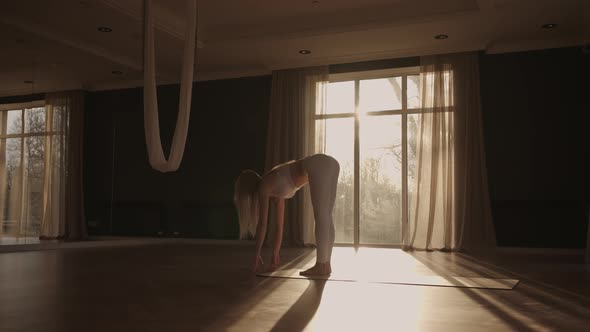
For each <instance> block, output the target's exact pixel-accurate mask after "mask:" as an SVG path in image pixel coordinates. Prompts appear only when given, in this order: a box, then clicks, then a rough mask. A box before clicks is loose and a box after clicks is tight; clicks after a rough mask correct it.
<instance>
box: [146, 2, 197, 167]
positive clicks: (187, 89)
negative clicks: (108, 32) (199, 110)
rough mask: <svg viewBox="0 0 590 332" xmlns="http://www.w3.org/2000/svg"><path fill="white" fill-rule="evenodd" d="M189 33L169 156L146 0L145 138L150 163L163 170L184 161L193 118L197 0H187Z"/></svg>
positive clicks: (152, 31)
mask: <svg viewBox="0 0 590 332" xmlns="http://www.w3.org/2000/svg"><path fill="white" fill-rule="evenodd" d="M187 13H188V22H187V33H186V34H185V41H184V55H183V62H182V77H181V82H180V97H179V103H178V118H177V119H176V128H175V130H174V137H173V139H172V147H171V148H170V155H169V156H168V160H166V158H165V157H164V151H163V150H162V142H161V139H160V123H159V118H158V96H157V91H156V61H155V53H154V28H153V17H152V13H151V1H150V0H144V30H143V34H144V45H143V80H144V82H143V83H144V87H143V115H144V128H145V142H146V146H147V151H148V156H149V161H150V165H151V166H152V168H153V169H155V170H157V171H160V172H163V173H165V172H170V171H176V170H177V169H178V167H179V166H180V162H181V161H182V156H183V154H184V147H185V144H186V136H187V133H188V123H189V118H190V108H191V96H192V88H193V72H194V61H195V35H196V28H197V2H196V0H188V8H187Z"/></svg>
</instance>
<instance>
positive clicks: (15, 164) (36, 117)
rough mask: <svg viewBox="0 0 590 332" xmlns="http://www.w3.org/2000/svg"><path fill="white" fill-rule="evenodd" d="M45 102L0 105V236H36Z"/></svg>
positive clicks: (40, 191)
mask: <svg viewBox="0 0 590 332" xmlns="http://www.w3.org/2000/svg"><path fill="white" fill-rule="evenodd" d="M45 128H46V127H45V107H44V102H43V101H39V102H34V103H26V104H23V105H18V104H12V105H0V236H2V237H17V238H21V237H24V238H27V237H33V238H34V237H38V236H39V227H40V224H41V219H42V212H43V184H44V172H45V140H46V138H47V137H48V136H51V135H54V134H56V133H53V132H47V131H46V129H45Z"/></svg>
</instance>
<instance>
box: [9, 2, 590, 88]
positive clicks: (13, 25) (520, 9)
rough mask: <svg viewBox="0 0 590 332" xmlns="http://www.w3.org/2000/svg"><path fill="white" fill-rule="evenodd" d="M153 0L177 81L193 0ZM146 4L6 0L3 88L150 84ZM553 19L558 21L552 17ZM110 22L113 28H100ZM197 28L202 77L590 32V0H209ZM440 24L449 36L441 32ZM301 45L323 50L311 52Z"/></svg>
mask: <svg viewBox="0 0 590 332" xmlns="http://www.w3.org/2000/svg"><path fill="white" fill-rule="evenodd" d="M152 3H153V8H154V15H155V22H156V24H155V26H156V34H155V35H156V42H155V43H156V59H157V66H158V68H157V73H158V82H159V83H173V82H178V81H179V78H180V73H179V71H180V68H181V62H182V48H183V36H184V30H185V22H186V15H187V10H186V0H152ZM142 8H143V0H83V1H78V0H52V1H40V0H18V1H16V0H13V1H9V0H7V1H3V2H2V4H1V5H0V41H1V44H0V45H1V46H0V96H14V95H24V94H28V93H31V92H34V93H39V92H50V91H58V90H66V89H78V88H82V89H88V90H102V89H113V88H123V87H133V86H141V85H142V82H141V79H142V74H141V72H142ZM546 23H555V24H557V27H556V28H554V29H542V28H541V26H542V25H543V24H546ZM102 26H104V27H109V28H111V29H112V32H108V33H104V32H99V31H98V30H97V28H98V27H102ZM198 29H199V30H198V35H197V38H198V45H199V49H198V54H197V61H198V65H197V67H196V80H211V79H221V78H231V77H244V76H252V75H260V74H268V73H270V71H271V70H273V69H282V68H294V67H301V66H310V65H322V64H337V63H347V62H356V61H368V60H377V59H387V58H396V57H405V56H418V55H426V54H436V53H447V52H458V51H469V50H485V51H486V52H489V53H502V52H513V51H523V50H533V49H543V48H552V47H562V46H573V45H582V44H587V43H588V42H590V38H589V37H590V1H587V0H559V1H557V0H445V1H440V0H319V1H313V0H302V1H292V0H291V1H288V0H216V1H205V0H199V1H198ZM438 34H446V35H448V36H449V38H448V39H444V40H437V39H434V38H433V36H435V35H438ZM302 49H307V50H311V51H312V52H311V54H308V55H302V54H300V53H299V52H298V51H299V50H302ZM25 81H33V82H34V84H31V83H25Z"/></svg>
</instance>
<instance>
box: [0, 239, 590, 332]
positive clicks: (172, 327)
mask: <svg viewBox="0 0 590 332" xmlns="http://www.w3.org/2000/svg"><path fill="white" fill-rule="evenodd" d="M252 249H253V248H252V247H251V246H244V245H211V244H209V245H196V244H186V243H185V244H183V243H164V244H156V245H135V246H120V247H112V248H109V247H100V248H79V249H59V250H45V251H32V252H15V253H0V331H2V332H4V331H158V332H162V331H228V330H229V331H301V330H309V331H453V332H457V331H589V326H590V267H589V266H587V265H584V264H582V263H581V258H580V257H574V256H562V257H557V258H555V257H540V256H529V257H524V256H516V257H515V256H514V255H512V256H511V257H509V255H498V256H496V257H491V258H486V259H485V260H482V259H474V258H472V257H470V256H466V255H462V254H450V253H439V252H430V253H429V252H418V253H411V254H410V253H406V252H403V251H400V250H397V249H368V248H366V249H360V250H358V251H356V250H354V249H353V248H335V252H334V263H333V269H334V270H337V269H338V268H339V267H340V268H350V267H351V266H353V265H354V264H356V266H358V268H367V269H374V271H379V269H380V268H383V267H385V268H398V269H403V270H404V271H407V272H408V273H416V274H419V275H442V276H464V277H489V278H515V279H520V280H521V282H520V284H519V285H518V286H516V288H514V289H513V290H486V289H465V288H450V287H430V286H408V285H395V284H373V283H364V282H337V281H327V282H326V281H312V280H300V279H279V278H262V277H256V276H254V275H253V274H252V273H250V271H249V267H250V263H251V261H252ZM265 258H266V257H265ZM266 259H268V258H266ZM314 259H315V253H314V251H313V250H311V249H289V248H287V249H285V250H284V252H283V256H282V260H283V263H284V264H285V265H287V266H290V267H304V266H306V265H309V264H312V263H313V261H314ZM375 273H378V272H375Z"/></svg>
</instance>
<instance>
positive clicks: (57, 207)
mask: <svg viewBox="0 0 590 332" xmlns="http://www.w3.org/2000/svg"><path fill="white" fill-rule="evenodd" d="M45 110H46V113H45V114H46V115H45V131H46V132H47V133H48V135H47V136H46V139H45V171H44V184H43V213H42V221H41V228H40V237H41V238H51V239H55V238H65V239H69V240H79V239H84V238H86V237H87V232H86V221H85V219H84V200H83V197H84V196H83V189H82V184H83V181H82V174H83V173H82V171H83V169H82V165H83V138H84V136H83V128H84V94H83V92H81V91H74V92H63V93H49V94H47V96H46V99H45Z"/></svg>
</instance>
